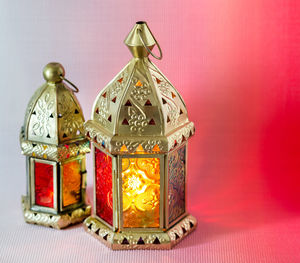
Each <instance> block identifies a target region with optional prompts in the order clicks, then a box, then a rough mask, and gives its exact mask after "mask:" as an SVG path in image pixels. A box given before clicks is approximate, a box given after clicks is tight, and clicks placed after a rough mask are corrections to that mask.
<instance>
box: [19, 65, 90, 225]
mask: <svg viewBox="0 0 300 263" xmlns="http://www.w3.org/2000/svg"><path fill="white" fill-rule="evenodd" d="M61 67H62V66H61V65H60V64H58V63H50V64H48V65H47V66H46V67H45V69H44V75H45V71H46V73H49V70H50V73H51V74H52V75H50V77H54V76H55V70H56V69H60V68H61ZM49 68H50V69H49ZM47 70H48V71H47ZM50 73H49V74H50ZM48 77H49V76H48ZM45 78H46V77H45ZM46 80H47V83H46V84H44V85H43V86H42V87H40V88H39V89H38V90H37V91H36V93H35V94H34V95H33V97H32V98H31V100H30V102H29V104H28V107H27V110H26V115H25V121H24V125H23V127H22V129H21V134H20V143H21V149H22V153H23V154H24V155H26V169H27V195H26V196H23V197H22V204H23V211H24V218H25V221H26V222H28V223H35V224H40V225H45V226H51V227H54V228H64V227H66V226H68V225H70V224H74V223H77V222H80V221H82V220H83V219H84V218H86V217H87V216H88V215H89V214H90V210H91V209H90V206H88V205H86V204H85V188H86V164H85V158H86V157H85V155H86V153H88V152H89V151H90V147H89V142H88V140H86V139H85V137H84V132H83V123H84V117H83V113H82V110H81V107H80V105H79V103H78V101H77V99H76V97H75V95H74V93H73V92H72V90H71V89H70V88H69V87H68V86H66V85H65V84H64V83H63V82H62V81H61V80H59V79H58V80H57V81H54V82H52V81H49V79H47V78H46Z"/></svg>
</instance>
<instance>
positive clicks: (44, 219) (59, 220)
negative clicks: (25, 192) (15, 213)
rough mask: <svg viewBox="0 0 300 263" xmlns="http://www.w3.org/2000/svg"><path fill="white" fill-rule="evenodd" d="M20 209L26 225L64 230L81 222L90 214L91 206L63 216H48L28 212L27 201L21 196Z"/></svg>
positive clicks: (47, 214) (46, 214)
mask: <svg viewBox="0 0 300 263" xmlns="http://www.w3.org/2000/svg"><path fill="white" fill-rule="evenodd" d="M22 208H23V215H24V219H25V221H26V222H27V223H30V224H38V225H43V226H48V227H53V228H56V229H62V228H66V227H67V226H69V225H73V224H77V223H79V222H82V221H83V220H84V219H85V218H87V217H88V216H89V215H90V214H91V206H89V205H86V206H83V207H80V208H77V209H75V210H72V211H70V212H69V213H65V214H57V215H53V214H49V213H41V212H35V211H32V210H30V206H29V203H28V199H27V197H25V196H22Z"/></svg>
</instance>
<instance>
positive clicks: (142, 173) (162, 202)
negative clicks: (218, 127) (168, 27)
mask: <svg viewBox="0 0 300 263" xmlns="http://www.w3.org/2000/svg"><path fill="white" fill-rule="evenodd" d="M137 30H141V32H142V34H143V35H142V37H143V38H144V40H145V41H144V42H146V44H147V47H148V48H149V49H152V48H153V46H154V44H155V42H154V40H153V39H154V38H152V34H151V32H150V30H149V28H148V27H147V25H146V24H145V23H144V24H137V25H136V26H135V27H134V29H133V30H132V31H131V32H130V34H129V36H128V37H127V39H126V40H125V43H126V44H127V46H128V47H129V49H130V50H131V52H132V54H133V55H134V56H135V57H134V58H133V59H132V60H131V61H130V62H129V63H128V65H127V66H126V67H125V68H124V69H123V70H122V71H121V72H120V73H119V74H118V75H117V76H116V77H115V78H114V79H113V80H112V81H111V82H110V83H109V84H108V85H107V86H106V87H105V88H104V89H103V90H102V91H101V92H100V94H99V95H98V97H97V98H96V100H95V103H94V107H93V111H92V119H91V120H89V121H87V122H86V123H85V132H86V136H87V138H88V139H89V140H90V141H91V143H92V145H93V154H94V167H95V171H94V211H93V215H92V216H91V217H88V218H87V219H86V220H85V222H84V225H85V227H86V230H87V231H88V232H89V233H91V234H92V235H94V236H95V237H97V238H98V239H99V240H101V241H102V242H103V243H104V244H106V245H107V246H109V247H110V248H112V249H148V248H149V249H169V248H171V247H172V246H174V245H175V244H177V243H178V242H179V241H180V240H181V239H182V238H183V237H185V236H186V235H187V234H189V233H190V232H191V231H193V230H194V229H195V227H196V224H197V222H196V219H195V218H194V217H193V216H191V215H189V214H188V213H187V211H186V153H187V140H188V139H189V138H190V137H191V136H192V135H193V134H194V124H193V123H192V122H190V121H189V120H188V117H187V111H186V107H185V104H184V102H183V100H182V98H181V96H180V95H179V93H178V92H177V90H176V89H175V88H174V87H173V85H172V84H171V83H170V82H169V81H168V80H167V78H166V77H165V76H164V75H163V74H162V73H161V72H160V70H159V69H158V68H157V67H156V66H155V65H154V64H153V63H152V62H151V61H150V60H149V58H148V53H147V50H144V49H145V48H144V47H143V46H142V44H141V43H139V42H138V41H139V40H138V39H137V38H136V34H137ZM135 41H137V43H135ZM133 42H134V43H133Z"/></svg>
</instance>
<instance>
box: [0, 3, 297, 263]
mask: <svg viewBox="0 0 300 263" xmlns="http://www.w3.org/2000/svg"><path fill="white" fill-rule="evenodd" d="M299 14H300V2H299V1H297V0H294V1H292V0H276V1H274V0H264V1H261V0H252V1H250V0H249V1H247V0H242V1H239V0H210V1H204V0H188V1H180V0H172V1H171V0H169V1H158V0H153V1H141V0H139V1H137V0H127V1H121V0H119V1H108V0H107V1H104V0H102V1H79V0H76V1H74V0H73V1H71V0H67V1H32V0H28V1H16V0H10V1H8V0H7V1H5V0H0V74H1V77H0V89H1V95H2V100H1V103H0V116H1V129H0V135H1V136H0V138H1V139H0V143H1V144H0V146H1V147H0V151H1V160H0V165H1V168H2V172H1V178H2V180H4V181H3V183H2V184H1V185H2V186H1V195H2V196H3V197H1V200H4V199H5V200H9V202H4V204H3V206H4V207H3V208H4V210H5V211H14V212H13V216H15V217H16V218H18V217H19V218H20V217H21V213H20V211H19V210H20V209H19V208H20V195H21V194H22V193H25V158H24V157H22V156H21V155H20V149H19V143H18V133H19V130H20V126H21V124H22V121H23V118H24V111H25V108H26V104H27V102H28V101H29V98H30V97H31V95H32V94H33V92H34V91H35V90H36V89H37V87H38V86H39V85H41V84H42V83H43V82H44V81H43V79H42V68H43V66H44V65H45V64H47V63H48V62H50V61H59V62H61V63H62V64H63V65H64V66H65V69H66V77H67V78H69V79H70V80H71V81H73V82H74V83H76V84H77V85H78V87H79V88H80V93H79V94H78V98H79V100H80V102H81V104H82V106H83V110H84V114H85V117H86V118H89V116H90V111H91V108H92V103H93V101H94V99H95V97H96V95H97V94H98V93H99V91H100V90H101V89H102V88H103V87H104V85H105V84H106V83H108V82H109V81H110V80H111V79H112V78H113V76H114V75H115V74H116V73H117V72H118V71H119V70H120V69H121V68H122V67H123V66H124V65H125V63H127V61H129V59H130V58H131V55H130V53H129V51H128V50H127V48H126V46H125V45H124V44H123V43H122V42H123V40H124V38H125V37H126V35H127V33H128V32H129V31H130V29H131V27H132V26H133V24H134V23H135V22H136V21H138V20H145V21H147V22H148V24H149V26H150V28H151V30H152V32H153V33H154V34H155V36H156V38H157V40H158V41H159V43H160V44H161V47H162V49H163V52H164V58H163V60H162V61H155V60H154V63H156V65H157V66H158V67H159V68H160V69H161V70H162V71H163V72H164V73H165V75H166V76H167V77H168V78H169V79H170V80H171V81H172V82H173V84H174V85H175V86H176V87H177V89H178V90H179V92H180V93H181V94H182V96H183V98H184V99H185V102H186V104H187V107H188V110H189V117H190V119H191V120H193V121H194V122H195V124H196V136H195V137H194V138H193V139H192V140H191V141H190V144H189V160H188V176H189V179H188V180H189V182H188V189H189V208H190V211H192V212H193V214H195V215H196V216H197V218H198V219H199V221H200V222H201V223H202V224H204V226H206V229H211V227H215V228H214V229H217V230H214V231H216V232H217V234H220V233H224V232H227V231H228V229H231V230H233V231H235V230H237V229H248V228H252V227H258V226H261V225H264V224H266V223H270V222H277V221H280V220H281V219H282V218H283V217H284V218H289V217H290V215H291V214H295V213H297V212H298V211H299V208H300V194H299V193H300V176H299V174H300V165H299V163H300V161H299V160H300V147H299V146H300V136H299V134H300V103H299V102H300V89H299V81H300V44H299V43H300V15H299ZM91 160H92V158H91V156H90V158H89V162H88V164H89V166H88V167H89V172H90V175H91V172H92V169H91ZM89 178H90V177H89ZM89 185H91V180H89ZM3 186H5V187H3ZM89 193H91V188H89ZM10 213H11V215H12V212H10ZM17 222H19V224H20V225H21V224H23V223H22V221H21V220H18V221H17ZM2 225H3V224H2ZM218 229H219V230H218ZM214 231H213V232H214ZM284 232H286V230H284ZM213 236H214V235H213ZM287 238H288V237H287ZM266 240H268V238H266ZM266 240H265V241H263V242H264V244H265V242H267V241H266ZM270 240H271V238H270ZM202 241H203V240H202ZM21 245H22V243H21ZM251 251H252V250H251ZM253 251H254V250H253ZM253 251H252V252H253ZM276 251H277V253H279V252H278V251H280V250H276ZM286 251H290V253H291V254H293V253H294V254H296V253H295V250H293V249H292V248H286ZM241 253H242V254H243V255H247V253H243V252H241ZM282 253H283V254H284V255H286V253H285V252H284V251H283V252H282ZM287 253H288V252H287ZM250 254H253V253H250ZM250 254H249V255H250ZM254 254H257V255H259V253H254ZM298 255H299V254H298ZM0 258H1V257H0ZM231 262H233V261H232V260H231ZM244 262H246V261H244ZM252 262H253V261H252ZM278 262H279V261H278ZM290 262H291V261H290Z"/></svg>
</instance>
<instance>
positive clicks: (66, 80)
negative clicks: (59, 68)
mask: <svg viewBox="0 0 300 263" xmlns="http://www.w3.org/2000/svg"><path fill="white" fill-rule="evenodd" d="M60 78H61V79H62V80H64V81H65V82H67V83H69V84H70V85H71V86H72V87H73V88H74V89H73V90H72V91H73V92H74V93H78V92H79V89H78V88H77V87H76V86H75V84H73V83H72V82H71V81H70V80H68V79H66V78H65V77H64V76H63V75H62V74H61V75H60Z"/></svg>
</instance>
